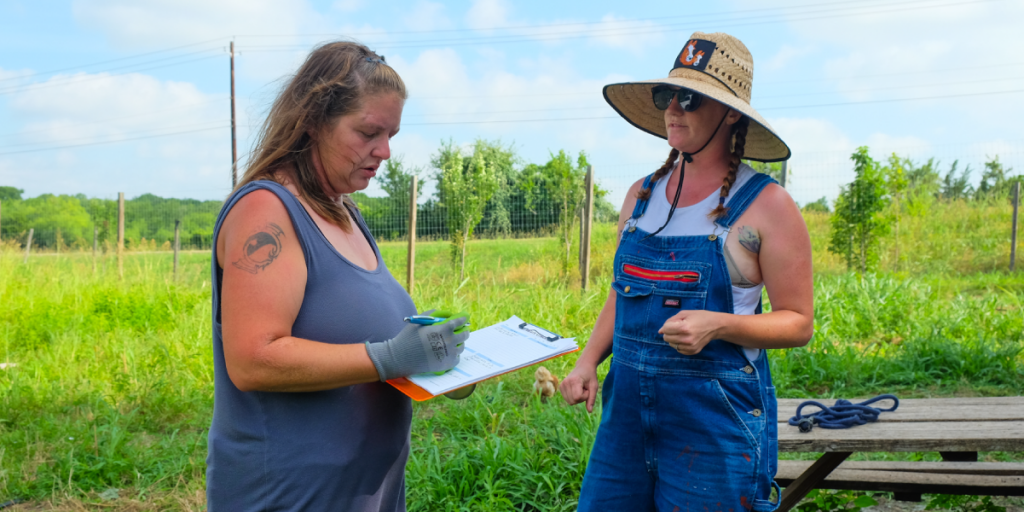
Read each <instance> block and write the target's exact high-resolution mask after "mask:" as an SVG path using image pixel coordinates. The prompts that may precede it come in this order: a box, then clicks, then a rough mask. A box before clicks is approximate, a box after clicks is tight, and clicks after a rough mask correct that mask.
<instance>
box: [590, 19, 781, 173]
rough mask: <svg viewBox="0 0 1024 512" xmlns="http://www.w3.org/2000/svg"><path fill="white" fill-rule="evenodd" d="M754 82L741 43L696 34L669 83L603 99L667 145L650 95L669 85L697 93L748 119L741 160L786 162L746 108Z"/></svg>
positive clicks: (764, 125) (609, 93)
mask: <svg viewBox="0 0 1024 512" xmlns="http://www.w3.org/2000/svg"><path fill="white" fill-rule="evenodd" d="M753 78H754V61H753V59H752V58H751V56H750V51H749V50H747V47H746V46H743V43H741V42H740V40H739V39H736V38H735V37H733V36H730V35H728V34H723V33H721V32H716V33H714V34H705V33H703V32H694V33H693V35H692V36H690V39H689V41H687V43H686V46H684V47H683V51H681V52H679V56H678V57H676V60H675V61H674V62H673V66H672V71H670V72H669V74H668V78H658V79H655V80H644V81H642V82H625V83H619V84H609V85H606V86H605V87H604V99H605V100H607V101H608V104H610V105H611V106H612V108H614V109H615V111H616V112H618V113H619V115H621V116H622V117H623V118H625V119H626V121H629V123H630V124H632V125H633V126H636V127H637V128H640V129H641V130H643V131H645V132H647V133H650V134H653V135H657V136H658V137H661V138H663V139H665V138H668V133H667V132H666V130H665V112H664V111H662V110H658V109H657V108H656V107H655V106H654V100H653V99H652V97H651V89H652V88H654V86H656V85H659V84H667V85H674V86H678V87H683V88H686V89H690V90H693V91H696V92H698V93H700V94H703V95H704V96H707V97H709V98H711V99H713V100H716V101H718V102H721V103H723V104H724V105H726V106H728V107H730V108H732V109H734V110H736V111H738V112H740V113H742V114H744V115H746V116H747V117H749V118H750V120H751V121H752V122H751V123H750V128H749V129H748V131H747V140H746V147H745V148H744V152H743V158H746V159H749V160H760V161H762V162H777V161H780V160H786V159H788V158H789V156H790V154H791V153H790V151H789V146H787V145H786V143H785V142H783V141H782V139H781V138H780V137H779V136H778V135H777V134H776V133H775V130H773V129H772V127H771V126H770V125H769V124H768V121H765V120H764V118H763V117H761V114H758V113H757V111H756V110H754V108H753V107H751V106H750V87H751V82H752V81H753Z"/></svg>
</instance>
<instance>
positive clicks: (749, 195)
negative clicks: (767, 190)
mask: <svg viewBox="0 0 1024 512" xmlns="http://www.w3.org/2000/svg"><path fill="white" fill-rule="evenodd" d="M772 183H778V182H777V181H775V178H772V177H771V176H769V175H767V174H762V173H756V174H754V175H753V176H751V177H750V179H749V180H747V182H746V183H745V184H744V185H743V186H742V187H740V189H739V190H738V191H736V194H735V195H734V196H733V197H732V198H731V199H729V211H728V212H727V213H726V214H725V216H723V217H720V218H718V219H717V220H715V224H718V225H719V226H722V227H723V228H731V227H732V225H733V224H734V223H735V222H736V221H737V220H738V219H739V218H740V216H741V215H743V212H745V211H747V208H749V207H750V204H751V203H753V202H754V199H757V196H758V195H759V194H760V193H761V191H762V190H764V187H767V186H768V185H769V184H772Z"/></svg>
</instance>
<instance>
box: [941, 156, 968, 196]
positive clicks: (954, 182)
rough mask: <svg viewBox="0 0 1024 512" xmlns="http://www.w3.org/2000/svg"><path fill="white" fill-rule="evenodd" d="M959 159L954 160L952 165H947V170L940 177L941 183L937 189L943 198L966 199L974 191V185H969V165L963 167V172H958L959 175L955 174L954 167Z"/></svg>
mask: <svg viewBox="0 0 1024 512" xmlns="http://www.w3.org/2000/svg"><path fill="white" fill-rule="evenodd" d="M959 162H960V161H959V160H954V161H953V165H951V166H950V167H949V172H947V173H946V176H945V177H944V178H943V179H942V185H941V188H940V190H939V194H940V195H941V196H942V198H943V199H946V200H947V201H955V200H957V199H968V198H970V197H971V194H972V193H973V192H974V187H972V186H971V183H970V179H971V166H970V165H968V166H967V167H964V170H963V172H961V173H960V177H957V176H956V167H957V164H959Z"/></svg>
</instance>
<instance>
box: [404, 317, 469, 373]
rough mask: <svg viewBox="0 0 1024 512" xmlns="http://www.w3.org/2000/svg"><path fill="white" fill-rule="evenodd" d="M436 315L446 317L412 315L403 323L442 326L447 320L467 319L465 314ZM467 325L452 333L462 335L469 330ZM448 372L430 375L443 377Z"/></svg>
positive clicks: (467, 323)
mask: <svg viewBox="0 0 1024 512" xmlns="http://www.w3.org/2000/svg"><path fill="white" fill-rule="evenodd" d="M436 313H438V315H446V316H432V315H412V316H407V317H405V321H406V322H409V323H410V324H416V325H437V324H443V323H445V322H447V321H448V319H449V318H459V317H463V316H464V317H466V318H469V315H467V314H465V313H456V314H454V315H453V314H450V313H447V312H440V311H438V312H436ZM469 325H470V324H469V322H466V323H465V324H463V325H462V327H459V328H458V329H455V331H453V332H454V333H455V334H462V333H464V332H466V331H468V330H469ZM459 346H460V347H461V346H462V344H461V343H460V344H459ZM450 371H451V370H445V371H443V372H432V373H433V374H434V375H444V374H446V373H448V372H450Z"/></svg>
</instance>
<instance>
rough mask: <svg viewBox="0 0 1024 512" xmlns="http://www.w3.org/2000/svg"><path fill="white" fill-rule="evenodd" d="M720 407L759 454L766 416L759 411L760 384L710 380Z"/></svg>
mask: <svg viewBox="0 0 1024 512" xmlns="http://www.w3.org/2000/svg"><path fill="white" fill-rule="evenodd" d="M711 383H712V388H713V389H715V390H716V391H717V392H718V396H719V398H720V399H721V403H722V407H723V408H725V410H726V411H727V412H728V413H729V416H730V417H732V419H733V420H734V421H735V425H736V428H739V429H740V430H741V431H742V432H743V433H744V435H745V437H746V438H747V440H748V441H749V442H750V446H751V448H752V449H754V450H755V451H756V452H758V453H760V452H761V436H762V435H764V434H765V423H766V418H767V416H768V415H767V414H765V412H764V411H763V410H762V409H761V408H762V407H763V406H762V401H761V392H760V384H759V383H758V381H756V380H731V379H730V380H719V379H712V380H711Z"/></svg>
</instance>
